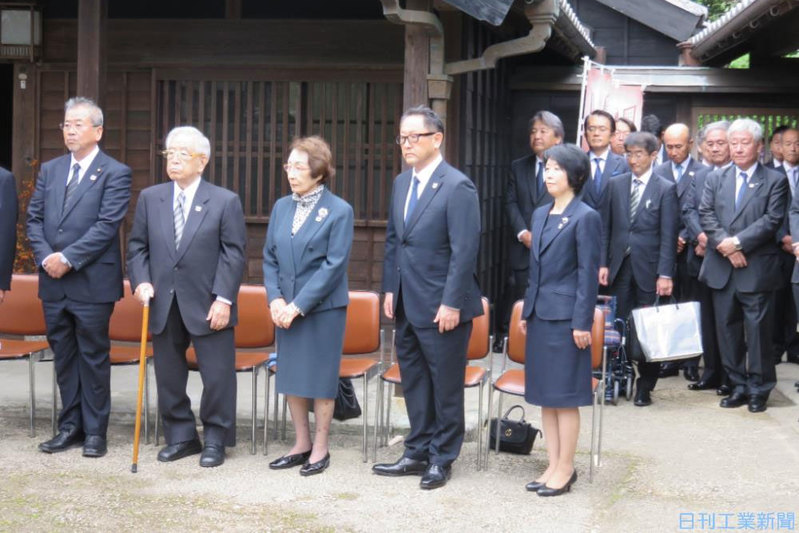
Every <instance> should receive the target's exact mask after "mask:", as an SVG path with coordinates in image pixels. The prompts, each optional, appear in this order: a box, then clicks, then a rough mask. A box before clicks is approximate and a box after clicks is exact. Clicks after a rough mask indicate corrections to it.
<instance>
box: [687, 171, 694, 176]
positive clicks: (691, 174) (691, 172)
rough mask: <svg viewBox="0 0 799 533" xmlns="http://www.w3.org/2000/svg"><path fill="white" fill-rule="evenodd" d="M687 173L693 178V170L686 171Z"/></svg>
mask: <svg viewBox="0 0 799 533" xmlns="http://www.w3.org/2000/svg"><path fill="white" fill-rule="evenodd" d="M688 175H689V176H691V177H692V178H693V177H694V171H693V170H691V171H689V172H688Z"/></svg>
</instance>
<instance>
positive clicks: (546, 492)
mask: <svg viewBox="0 0 799 533" xmlns="http://www.w3.org/2000/svg"><path fill="white" fill-rule="evenodd" d="M575 481H577V470H575V471H574V473H573V474H572V477H570V478H569V481H567V482H566V484H565V485H563V486H562V487H561V488H559V489H553V488H552V487H547V486H546V485H544V486H543V487H541V488H540V489H538V495H539V496H560V495H561V494H563V493H565V492H569V491H571V489H572V485H573V484H574V482H575Z"/></svg>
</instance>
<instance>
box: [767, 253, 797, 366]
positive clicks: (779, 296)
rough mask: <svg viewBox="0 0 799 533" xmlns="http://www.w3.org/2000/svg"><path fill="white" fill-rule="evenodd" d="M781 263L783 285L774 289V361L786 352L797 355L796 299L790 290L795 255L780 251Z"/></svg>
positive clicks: (779, 359) (791, 355) (778, 359)
mask: <svg viewBox="0 0 799 533" xmlns="http://www.w3.org/2000/svg"><path fill="white" fill-rule="evenodd" d="M780 262H781V263H782V265H781V266H782V268H781V270H782V276H783V279H784V282H785V285H784V286H783V287H781V288H779V289H777V290H776V291H774V330H773V333H772V341H773V343H774V352H773V353H774V362H779V361H781V360H782V354H783V353H786V352H787V353H788V356H789V357H796V356H799V335H797V333H796V322H797V316H799V315H797V312H796V301H795V298H794V293H793V291H792V290H791V274H793V266H794V264H795V263H796V257H794V256H793V255H790V254H787V253H785V252H780Z"/></svg>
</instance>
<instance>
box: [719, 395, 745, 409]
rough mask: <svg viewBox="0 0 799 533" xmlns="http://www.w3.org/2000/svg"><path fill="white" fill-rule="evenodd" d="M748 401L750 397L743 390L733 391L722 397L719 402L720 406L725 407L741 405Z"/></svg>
mask: <svg viewBox="0 0 799 533" xmlns="http://www.w3.org/2000/svg"><path fill="white" fill-rule="evenodd" d="M748 401H749V398H747V396H746V394H744V393H743V392H733V393H732V394H730V395H729V396H727V397H726V398H722V399H721V402H719V406H720V407H725V408H733V407H741V406H742V405H745V404H746V403H747V402H748Z"/></svg>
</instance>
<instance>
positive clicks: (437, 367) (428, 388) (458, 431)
mask: <svg viewBox="0 0 799 533" xmlns="http://www.w3.org/2000/svg"><path fill="white" fill-rule="evenodd" d="M400 294H401V293H400ZM395 318H396V327H397V331H396V346H397V361H398V362H399V366H400V373H401V374H402V390H403V392H404V394H405V407H406V409H407V411H408V419H409V420H410V424H411V429H410V432H409V433H408V436H407V437H406V438H405V453H404V456H405V457H408V458H410V459H416V460H419V461H430V463H431V464H438V465H440V466H444V467H448V466H450V465H451V464H452V463H453V462H454V461H455V459H457V458H458V455H459V454H460V451H461V446H462V445H463V435H464V428H465V425H464V414H463V397H464V389H463V380H464V376H465V373H466V350H467V348H468V346H469V336H470V335H471V332H472V323H471V321H470V322H464V323H461V324H460V325H459V326H458V327H456V328H455V329H453V330H451V331H448V332H446V333H443V334H442V333H439V332H438V327H437V326H436V327H429V328H417V327H415V326H414V325H413V324H411V323H410V322H409V321H408V320H407V318H406V317H405V312H404V310H403V306H402V300H401V299H400V300H399V301H398V302H397V312H396V317H395Z"/></svg>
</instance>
